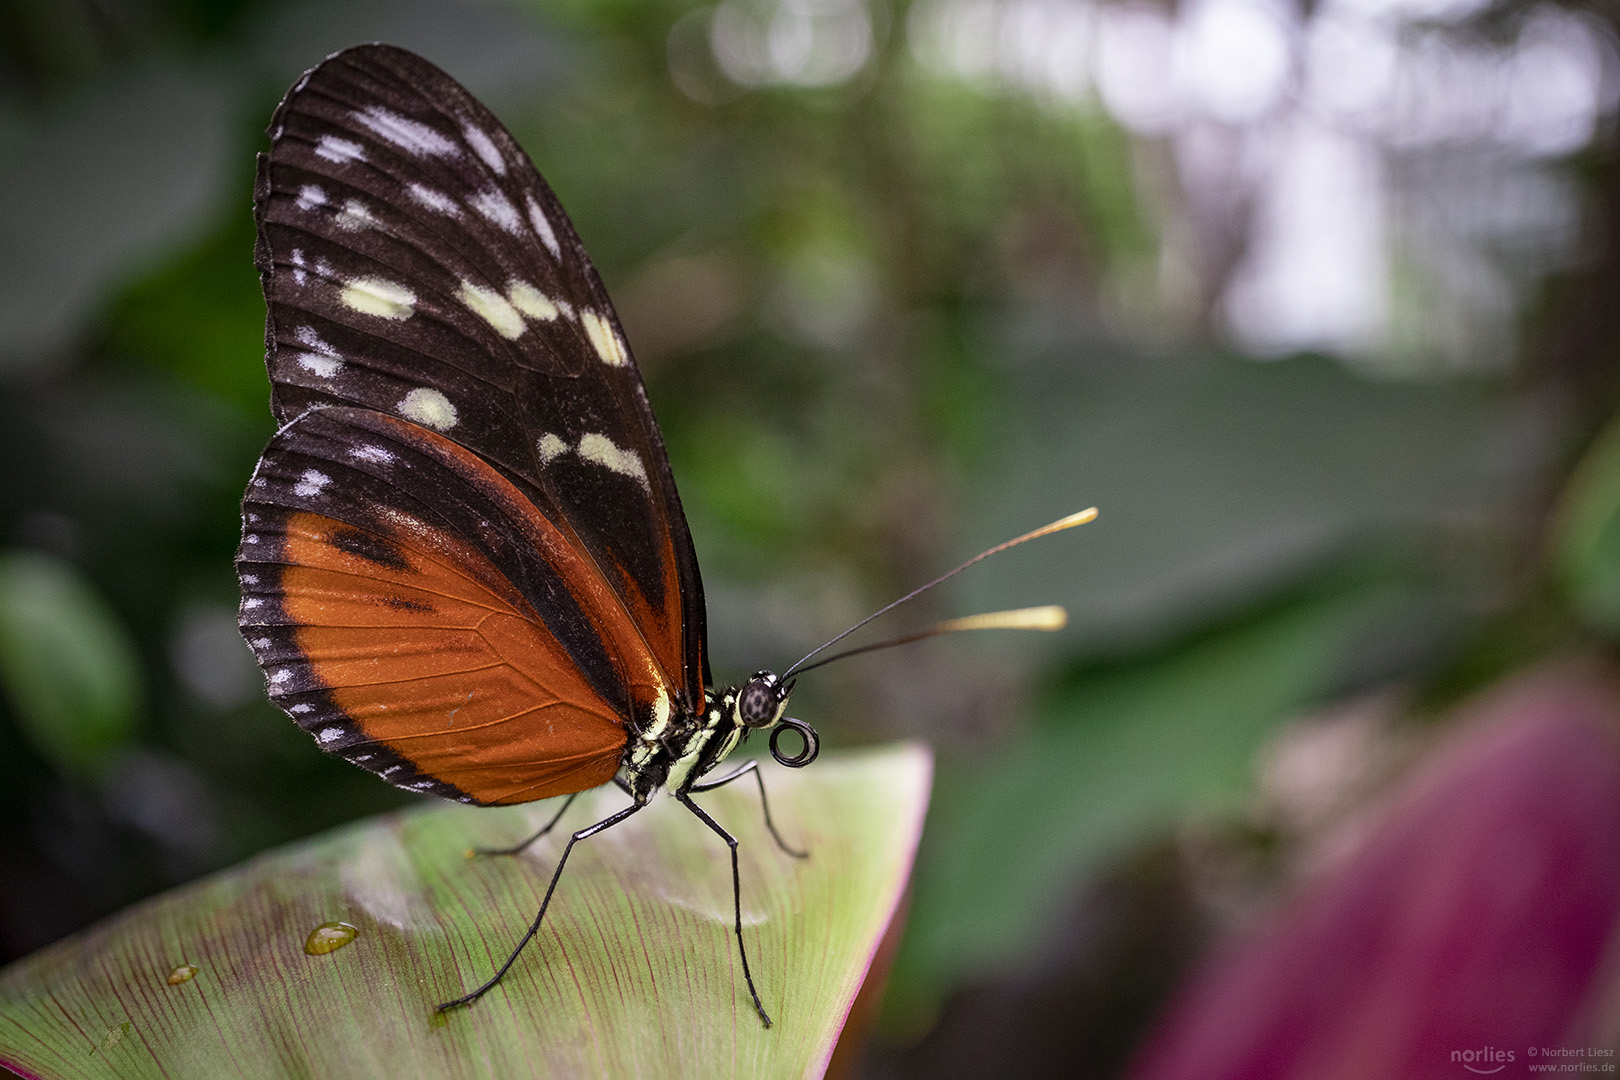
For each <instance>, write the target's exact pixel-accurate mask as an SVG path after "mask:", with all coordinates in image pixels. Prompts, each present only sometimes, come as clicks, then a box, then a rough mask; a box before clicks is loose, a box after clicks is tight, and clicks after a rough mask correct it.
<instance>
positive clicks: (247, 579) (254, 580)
mask: <svg viewBox="0 0 1620 1080" xmlns="http://www.w3.org/2000/svg"><path fill="white" fill-rule="evenodd" d="M258 583H259V575H258V574H243V575H242V584H244V585H257V584H258Z"/></svg>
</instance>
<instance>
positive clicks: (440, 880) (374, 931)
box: [0, 745, 932, 1080]
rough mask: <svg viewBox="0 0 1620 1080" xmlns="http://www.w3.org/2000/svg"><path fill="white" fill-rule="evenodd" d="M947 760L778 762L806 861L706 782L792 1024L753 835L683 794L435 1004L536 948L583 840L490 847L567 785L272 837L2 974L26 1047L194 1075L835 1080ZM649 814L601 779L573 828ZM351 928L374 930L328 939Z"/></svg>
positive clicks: (748, 803) (17, 1045) (608, 844)
mask: <svg viewBox="0 0 1620 1080" xmlns="http://www.w3.org/2000/svg"><path fill="white" fill-rule="evenodd" d="M931 769H932V764H931V759H930V757H929V755H928V752H927V751H926V750H924V749H923V748H921V747H918V746H914V745H907V746H900V747H895V748H888V749H882V750H875V751H870V752H867V753H863V754H859V755H847V756H842V757H832V758H831V759H826V758H824V759H823V760H822V761H821V762H819V763H817V764H816V765H815V766H813V767H811V768H809V769H806V770H804V771H803V772H789V771H787V770H784V769H781V768H778V767H776V766H774V765H773V766H770V767H769V768H768V769H766V770H765V771H766V785H767V787H768V788H769V790H770V794H771V809H772V814H773V816H774V818H775V820H776V822H777V823H778V826H779V828H780V829H781V830H782V832H783V834H784V838H785V839H786V840H788V842H789V843H794V844H805V845H808V846H809V847H810V849H811V856H810V858H809V859H807V860H799V859H794V858H792V857H790V856H788V855H786V854H784V853H783V852H781V851H780V850H779V849H778V848H777V847H776V846H775V845H774V844H773V843H772V841H771V838H770V835H769V833H767V832H766V830H765V826H764V821H763V818H762V815H761V814H760V807H759V795H758V791H757V790H756V788H755V786H754V784H753V783H752V782H751V781H749V780H748V779H747V778H744V780H743V781H742V782H740V783H736V784H732V785H731V786H729V787H727V788H723V789H721V790H719V791H716V792H712V793H709V794H706V795H702V796H699V797H698V801H699V802H700V803H701V804H702V805H703V806H704V807H705V808H706V809H708V810H709V811H710V812H711V813H712V814H713V816H714V817H715V818H716V819H717V820H719V821H720V822H721V823H722V824H723V825H725V826H726V827H727V828H728V829H730V830H731V831H732V833H733V834H734V835H735V836H736V837H737V838H738V840H739V841H740V849H739V850H740V852H741V872H742V889H743V892H742V910H743V923H744V926H743V936H744V939H745V941H746V943H747V946H748V949H749V959H750V963H751V964H752V967H753V970H754V976H755V980H756V982H757V984H758V986H759V991H760V994H761V996H762V997H763V999H764V1001H765V1004H766V1008H767V1009H768V1011H769V1012H770V1013H771V1015H772V1017H773V1018H774V1019H775V1021H776V1024H775V1026H774V1027H772V1028H771V1029H769V1030H766V1029H765V1028H764V1027H763V1026H762V1025H761V1024H760V1022H759V1019H758V1017H757V1016H756V1015H755V1014H754V1010H753V1006H752V1004H751V1003H750V1001H749V999H748V992H747V989H746V987H745V985H744V983H743V977H742V967H741V965H740V963H739V962H738V959H737V950H736V941H735V938H734V936H733V933H732V897H731V874H730V863H729V856H728V854H727V850H726V846H725V845H724V844H723V843H722V842H721V841H720V839H719V838H718V837H716V836H715V835H714V834H713V833H711V832H710V831H709V830H708V829H706V828H705V827H704V826H703V825H702V823H701V822H699V821H697V820H696V819H695V818H693V817H692V816H691V815H690V814H688V813H687V812H686V811H685V810H684V809H683V808H682V807H681V806H680V805H679V804H677V803H675V802H674V800H672V799H667V798H660V799H657V800H655V801H654V803H653V805H652V806H650V807H649V808H648V809H647V810H645V811H643V812H642V813H641V814H638V815H637V816H635V817H633V818H631V819H630V820H628V821H626V822H625V823H623V824H622V825H619V826H618V827H616V828H614V829H610V830H608V831H607V832H605V833H602V834H600V835H599V836H596V837H593V838H591V839H590V840H588V841H584V842H582V843H581V844H580V845H579V846H578V847H577V848H575V850H574V853H573V854H572V855H571V856H570V858H569V863H568V867H567V870H566V872H565V873H564V875H563V877H562V883H561V884H560V885H559V886H558V890H557V896H556V899H555V900H554V902H553V905H552V908H551V911H550V912H549V913H548V914H547V915H546V922H545V926H544V928H543V929H542V931H541V933H540V935H539V936H538V937H537V938H536V939H535V941H534V942H533V943H531V944H530V946H529V948H528V949H527V950H526V951H525V952H524V954H523V956H522V957H521V958H520V959H519V960H518V962H517V964H516V965H515V966H514V967H513V969H512V971H511V973H510V974H508V975H507V977H506V979H505V981H504V982H502V983H501V984H500V986H498V987H497V988H496V989H494V990H493V991H491V992H490V993H489V994H488V995H487V996H486V997H485V998H484V999H483V1000H481V1001H480V1002H478V1003H477V1004H476V1005H474V1006H472V1007H471V1008H470V1009H458V1010H455V1011H453V1012H451V1013H449V1014H448V1015H446V1016H444V1017H442V1018H436V1016H435V1014H434V1010H433V1007H434V1005H435V1004H437V1003H438V1002H441V1001H445V1000H447V999H449V998H452V997H455V996H457V995H459V994H461V993H462V992H463V991H464V990H466V989H470V988H471V987H473V986H475V985H477V983H478V982H480V981H482V980H483V979H485V978H487V977H488V976H489V975H490V974H491V973H493V971H494V970H495V967H496V965H497V964H498V963H499V962H500V960H501V959H502V958H503V957H504V956H505V954H506V953H507V951H508V950H509V949H510V948H511V947H512V945H513V944H515V943H516V941H517V940H518V938H519V936H520V935H521V934H522V933H523V930H524V928H525V926H526V925H527V924H528V922H529V920H530V919H532V918H533V917H534V912H535V910H536V908H537V907H538V905H539V902H540V898H541V896H542V895H543V893H544V890H545V888H546V883H547V881H548V879H549V877H550V873H551V870H552V868H553V866H554V865H555V863H556V859H557V856H558V854H559V853H560V851H561V848H562V844H563V842H565V841H566V837H565V836H564V837H561V838H559V837H558V836H557V835H555V834H554V835H552V836H549V837H547V838H546V839H545V840H542V841H541V842H539V843H537V844H535V845H533V848H532V849H531V851H530V852H529V853H528V854H526V855H524V856H521V857H518V858H477V859H472V860H468V859H466V858H464V851H465V850H466V849H467V848H468V847H470V846H473V845H490V844H502V843H510V842H512V841H514V840H515V839H517V838H520V837H522V836H523V835H525V834H526V833H527V832H528V831H530V830H531V829H533V828H535V827H538V825H540V824H543V823H544V822H545V821H546V820H547V819H548V817H549V815H550V814H551V813H554V812H555V808H556V807H557V805H559V804H558V803H556V802H546V803H540V804H537V805H531V806H526V807H512V808H501V809H496V810H480V809H475V808H470V807H460V806H448V807H436V808H432V809H425V810H418V811H412V812H407V813H403V814H398V815H391V816H388V817H383V818H377V819H374V820H370V821H366V822H362V823H360V824H357V825H353V826H349V827H347V828H344V829H340V830H338V831H336V832H334V833H331V834H329V835H327V836H323V837H319V838H317V839H315V840H312V841H307V842H305V843H302V844H298V845H293V846H291V847H288V848H284V849H281V850H279V851H276V852H273V853H270V854H268V855H264V856H261V857H259V858H258V859H255V860H253V861H252V862H250V863H247V864H246V865H244V866H242V867H239V868H237V869H235V870H232V871H228V872H226V873H223V874H219V875H216V876H214V877H211V878H208V879H205V880H203V881H200V882H196V883H194V884H192V885H189V886H186V887H184V888H181V889H178V890H175V891H174V892H172V893H168V894H166V895H164V896H161V897H159V898H157V899H156V900H153V901H150V902H148V903H146V904H144V905H141V906H139V907H137V908H135V909H132V910H130V911H128V912H125V913H123V914H121V915H119V916H115V917H114V918H112V919H110V920H108V921H107V922H105V923H102V924H101V925H99V926H96V927H94V928H92V929H90V930H88V931H86V932H85V933H83V934H80V935H78V936H77V937H75V938H73V939H70V940H68V941H66V942H63V943H60V944H58V945H55V946H52V947H51V948H49V949H46V950H44V951H42V952H40V953H38V954H36V955H34V956H32V957H30V958H28V959H26V960H23V961H20V962H19V963H17V964H16V965H14V966H12V967H11V968H9V969H8V970H6V971H5V972H3V973H0V1065H10V1066H12V1067H13V1068H17V1069H20V1070H21V1071H23V1072H24V1073H25V1074H27V1075H30V1076H38V1077H49V1078H69V1077H92V1076H94V1077H105V1076H109V1075H116V1076H119V1077H145V1076H163V1077H168V1078H171V1080H179V1078H185V1077H206V1078H210V1080H212V1078H217V1077H220V1076H231V1077H250V1078H251V1077H281V1076H298V1077H387V1078H397V1077H432V1078H435V1080H445V1078H459V1077H514V1076H523V1077H531V1076H532V1077H544V1076H580V1075H589V1076H607V1077H621V1076H624V1077H628V1076H646V1077H659V1078H665V1077H685V1076H690V1077H701V1078H704V1080H710V1078H713V1077H716V1076H737V1075H742V1076H750V1077H773V1076H782V1077H787V1076H793V1077H799V1076H818V1075H820V1073H821V1071H822V1070H823V1069H824V1068H825V1067H826V1063H827V1060H828V1057H829V1055H830V1054H831V1053H832V1049H833V1046H834V1043H835V1042H836V1040H837V1037H838V1033H839V1030H840V1029H841V1027H842V1025H843V1021H844V1017H845V1015H846V1014H847V1012H848V1010H849V1008H850V1005H851V1003H852V1002H853V1001H854V998H855V994H856V991H857V990H859V989H860V985H861V983H862V981H863V979H864V978H865V976H866V972H867V968H868V966H869V965H870V964H871V962H872V957H873V954H874V952H875V950H876V949H877V946H878V943H879V941H880V939H881V938H882V936H883V932H884V930H885V928H886V927H887V926H888V924H889V922H890V920H891V919H892V918H893V916H894V912H895V909H896V906H897V905H898V903H899V900H900V897H901V894H902V892H903V891H904V888H905V883H906V878H907V876H908V874H909V871H910V866H911V858H912V853H913V851H914V848H915V845H916V842H917V837H918V834H919V833H920V831H921V828H922V819H923V813H924V810H925V808H926V805H927V801H928V788H929V783H930V774H931ZM623 805H624V797H623V795H621V794H620V793H619V792H617V791H616V790H614V789H613V788H606V789H601V790H598V791H596V792H592V793H588V794H586V795H583V796H581V798H580V800H579V802H578V803H576V804H575V806H574V807H573V808H572V809H571V810H570V811H569V813H568V815H567V816H566V817H565V818H564V819H563V830H567V829H570V828H572V829H578V828H581V827H583V826H585V825H587V824H589V823H590V822H592V821H594V820H597V819H599V818H600V817H602V816H605V815H606V814H607V813H610V812H612V811H613V810H615V809H618V808H619V807H621V806H623ZM333 921H341V922H345V923H348V924H350V925H352V926H354V927H355V928H356V929H357V930H358V935H357V937H356V938H355V940H354V941H353V943H352V944H349V945H346V946H343V947H340V948H337V949H335V950H333V951H331V952H329V953H326V954H324V955H316V956H311V955H309V954H307V953H306V952H305V950H304V943H305V939H306V938H307V936H308V935H309V933H310V932H311V931H312V930H315V929H316V928H317V927H319V926H320V925H322V924H324V923H328V922H333ZM185 965H195V966H196V968H197V971H196V974H195V975H194V976H193V977H191V978H189V979H182V978H181V977H180V976H181V975H183V974H184V973H183V971H182V972H177V970H176V969H181V968H183V967H184V966H185ZM171 973H175V974H176V979H177V984H176V985H170V983H169V977H170V975H171ZM125 1024H127V1025H128V1031H127V1033H126V1034H117V1035H115V1034H114V1033H117V1032H120V1031H121V1028H122V1025H125Z"/></svg>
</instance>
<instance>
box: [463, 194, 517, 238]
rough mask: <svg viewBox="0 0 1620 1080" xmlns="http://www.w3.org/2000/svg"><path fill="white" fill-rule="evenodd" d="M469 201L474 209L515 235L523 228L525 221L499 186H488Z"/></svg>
mask: <svg viewBox="0 0 1620 1080" xmlns="http://www.w3.org/2000/svg"><path fill="white" fill-rule="evenodd" d="M467 201H468V202H469V203H471V204H472V208H473V209H474V210H476V211H478V212H479V213H480V214H482V215H483V216H484V217H486V218H488V219H489V220H490V221H491V222H493V223H494V224H495V225H497V226H499V227H500V228H502V229H505V230H506V231H507V232H509V233H512V234H513V235H514V236H515V235H517V232H518V230H519V229H521V228H523V222H522V220H521V219H519V218H518V212H517V207H515V206H513V205H512V200H510V199H508V198H507V197H506V195H505V194H504V193H503V192H502V191H501V190H500V189H499V188H486V189H484V190H483V191H480V192H478V193H476V194H475V195H473V197H472V198H471V199H469V200H467Z"/></svg>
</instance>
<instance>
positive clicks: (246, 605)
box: [242, 596, 264, 611]
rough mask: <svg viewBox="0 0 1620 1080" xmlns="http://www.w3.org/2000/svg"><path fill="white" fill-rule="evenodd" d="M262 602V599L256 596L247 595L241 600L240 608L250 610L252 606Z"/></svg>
mask: <svg viewBox="0 0 1620 1080" xmlns="http://www.w3.org/2000/svg"><path fill="white" fill-rule="evenodd" d="M262 603H264V601H263V600H260V599H259V598H258V597H257V596H249V597H245V598H243V600H242V608H243V610H245V611H252V610H253V609H254V608H256V607H258V606H259V605H260V604H262Z"/></svg>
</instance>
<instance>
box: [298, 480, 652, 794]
mask: <svg viewBox="0 0 1620 1080" xmlns="http://www.w3.org/2000/svg"><path fill="white" fill-rule="evenodd" d="M397 524H398V525H399V526H400V527H399V528H398V529H397V530H396V531H394V532H393V533H392V534H390V535H387V536H380V535H378V534H375V533H370V532H365V531H363V530H359V529H356V528H355V527H353V526H350V525H347V524H344V523H342V522H339V521H335V520H333V519H331V518H328V517H324V516H322V515H319V514H314V513H308V512H302V513H296V514H294V515H292V516H291V517H290V518H289V519H288V521H287V523H286V527H285V547H284V550H283V555H284V559H285V562H286V563H287V564H288V565H285V566H284V567H283V571H282V575H281V582H280V585H281V589H280V591H281V597H282V607H283V610H284V611H285V612H286V613H287V616H288V617H289V619H291V620H292V621H293V622H295V623H296V624H297V629H296V631H295V634H294V637H295V640H296V642H297V645H298V648H299V650H300V651H301V652H302V653H303V654H304V655H305V657H306V658H307V660H308V662H309V664H310V666H311V668H312V670H313V673H314V675H315V677H316V678H318V679H319V680H320V681H321V682H322V683H323V684H325V685H326V686H327V687H330V688H331V695H332V698H333V700H334V701H335V702H336V704H337V705H338V707H339V708H341V709H342V710H343V712H344V713H346V714H347V715H348V717H349V718H350V719H351V720H352V721H353V722H354V723H355V724H356V725H357V726H358V727H360V729H361V730H363V731H364V732H365V734H366V735H367V736H368V737H370V738H372V739H374V740H377V741H378V742H381V743H384V744H386V745H387V746H388V747H389V748H390V749H392V750H393V751H395V752H396V753H398V754H400V755H401V756H403V757H406V758H408V759H410V761H411V762H412V763H413V764H414V765H415V766H416V767H417V769H418V770H420V771H421V772H423V773H426V774H427V775H429V776H433V777H435V778H437V779H439V780H442V781H444V782H446V783H450V784H454V785H455V786H456V787H457V788H459V789H461V790H462V791H464V792H466V793H467V794H468V795H471V796H472V797H473V798H475V799H477V800H478V801H479V802H481V803H485V804H492V803H518V802H528V801H530V800H534V799H544V798H548V797H550V796H552V795H560V794H565V793H568V792H573V791H581V790H584V789H586V788H590V787H595V786H597V785H599V784H603V783H606V782H607V781H608V780H610V779H612V777H613V774H614V772H615V771H616V770H617V768H618V765H619V760H620V756H621V754H622V753H623V750H624V747H625V743H626V740H627V738H628V736H627V734H626V731H625V729H624V727H623V726H622V718H621V717H619V716H618V715H616V712H617V710H616V709H615V708H614V707H613V706H612V705H610V704H609V703H608V702H606V701H604V700H603V699H602V698H601V696H600V695H599V694H597V693H596V691H595V690H594V689H592V687H591V686H590V684H589V683H588V682H587V681H586V679H585V677H584V675H583V674H582V673H581V672H580V671H579V669H578V668H577V666H576V665H575V664H574V661H573V660H572V658H571V657H570V656H569V655H568V653H567V651H566V650H565V649H564V648H563V646H562V645H561V644H560V643H559V642H558V641H557V639H556V638H555V637H554V636H553V635H552V634H551V633H549V632H548V631H547V630H546V628H545V627H544V625H543V624H542V623H541V622H540V620H539V619H538V617H537V616H536V615H535V613H534V611H533V609H532V608H531V607H530V606H529V604H528V603H527V602H526V601H525V600H524V599H523V597H522V596H521V595H520V594H519V593H518V592H517V590H516V589H514V588H513V587H512V585H511V584H510V583H509V582H507V580H506V579H505V577H504V576H503V575H502V574H501V573H500V571H499V570H497V569H496V568H495V566H494V565H493V564H492V563H491V562H490V561H489V559H488V558H487V557H485V556H484V555H483V554H482V553H480V552H479V551H477V550H475V549H474V548H472V547H470V546H469V545H467V544H465V543H463V542H461V541H459V540H458V539H456V538H454V537H451V536H449V535H447V534H445V533H444V532H442V531H440V530H437V529H434V528H432V527H431V526H428V525H426V524H425V523H422V522H419V521H415V520H414V519H409V518H405V517H404V516H403V515H401V516H400V520H399V521H398V522H397ZM587 610H589V609H587ZM621 610H622V609H621ZM591 614H596V613H595V612H591Z"/></svg>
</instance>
